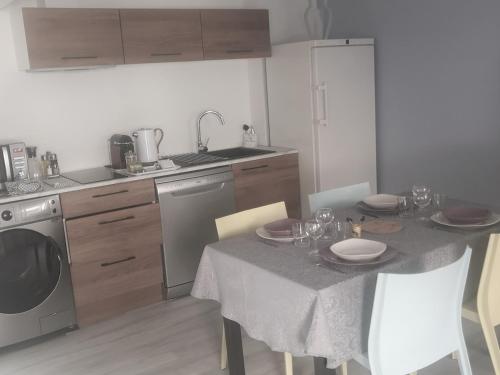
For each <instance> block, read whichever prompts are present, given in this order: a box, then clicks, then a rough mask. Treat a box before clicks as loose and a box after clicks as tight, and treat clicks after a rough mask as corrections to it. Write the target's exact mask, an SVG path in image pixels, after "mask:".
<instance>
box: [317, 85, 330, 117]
mask: <svg viewBox="0 0 500 375" xmlns="http://www.w3.org/2000/svg"><path fill="white" fill-rule="evenodd" d="M314 89H315V92H316V121H315V122H316V124H317V125H322V126H327V125H328V86H327V84H326V82H321V83H320V84H319V85H317V86H315V87H314Z"/></svg>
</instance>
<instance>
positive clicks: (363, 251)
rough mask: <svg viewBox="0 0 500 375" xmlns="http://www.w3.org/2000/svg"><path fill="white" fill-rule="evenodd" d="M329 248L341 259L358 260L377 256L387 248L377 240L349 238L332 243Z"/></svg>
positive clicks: (371, 258)
mask: <svg viewBox="0 0 500 375" xmlns="http://www.w3.org/2000/svg"><path fill="white" fill-rule="evenodd" d="M330 250H331V252H332V253H334V254H335V255H336V256H338V257H339V258H341V259H345V260H349V261H352V262H360V261H366V260H373V259H375V258H378V257H379V256H381V255H382V254H383V253H384V252H385V251H386V250H387V245H386V244H385V243H383V242H378V241H371V240H364V239H362V238H350V239H348V240H345V241H341V242H337V243H336V244H333V245H332V246H330Z"/></svg>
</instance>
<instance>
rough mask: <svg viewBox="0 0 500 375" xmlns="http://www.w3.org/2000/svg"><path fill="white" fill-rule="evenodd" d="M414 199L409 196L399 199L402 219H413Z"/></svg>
mask: <svg viewBox="0 0 500 375" xmlns="http://www.w3.org/2000/svg"><path fill="white" fill-rule="evenodd" d="M413 206H414V202H413V197H411V196H409V195H407V196H402V197H399V198H398V208H399V216H400V217H412V216H413V208H414V207H413Z"/></svg>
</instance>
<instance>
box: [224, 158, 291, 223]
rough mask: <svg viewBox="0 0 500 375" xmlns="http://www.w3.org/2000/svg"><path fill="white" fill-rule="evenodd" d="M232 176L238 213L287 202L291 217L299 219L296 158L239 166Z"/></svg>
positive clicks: (258, 161)
mask: <svg viewBox="0 0 500 375" xmlns="http://www.w3.org/2000/svg"><path fill="white" fill-rule="evenodd" d="M233 173H234V183H235V198H236V209H237V210H238V211H243V210H248V209H251V208H256V207H260V206H265V205H267V204H271V203H276V202H281V201H284V202H285V204H286V208H287V211H288V216H289V217H293V218H300V185H299V184H300V182H299V165H298V155H297V154H290V155H283V156H275V157H271V158H266V159H259V160H254V161H248V162H243V163H237V164H234V165H233Z"/></svg>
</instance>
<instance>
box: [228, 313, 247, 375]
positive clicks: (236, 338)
mask: <svg viewBox="0 0 500 375" xmlns="http://www.w3.org/2000/svg"><path fill="white" fill-rule="evenodd" d="M224 331H225V333H226V348H227V363H228V368H229V374H230V375H245V359H244V358H243V344H242V342H241V327H240V325H239V324H238V323H236V322H235V321H232V320H230V319H226V318H224Z"/></svg>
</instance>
